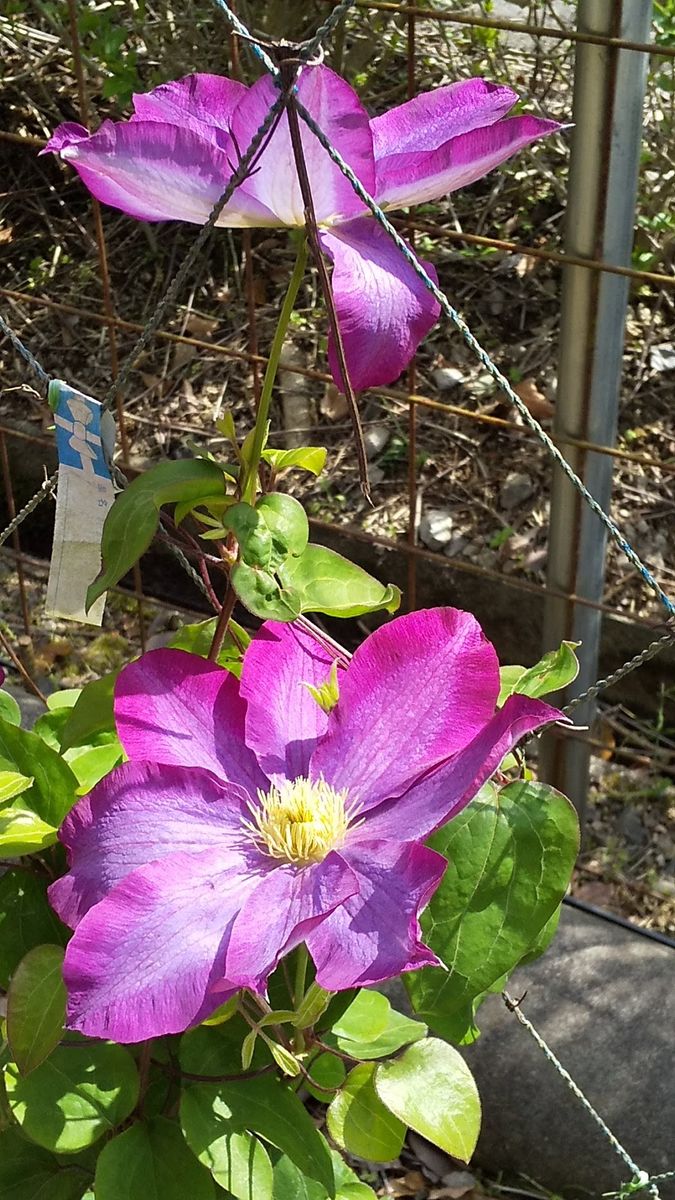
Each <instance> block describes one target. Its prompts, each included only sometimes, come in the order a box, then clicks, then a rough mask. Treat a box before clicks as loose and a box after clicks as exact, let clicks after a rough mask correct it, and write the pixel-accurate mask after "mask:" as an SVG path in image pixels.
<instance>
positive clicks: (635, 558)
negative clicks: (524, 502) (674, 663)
mask: <svg viewBox="0 0 675 1200" xmlns="http://www.w3.org/2000/svg"><path fill="white" fill-rule="evenodd" d="M296 106H297V110H298V113H299V115H300V116H301V117H302V119H303V121H304V122H305V124H306V125H307V127H308V128H309V129H311V131H312V133H313V134H314V136H315V137H316V138H317V139H318V141H319V143H320V145H322V146H323V148H324V150H325V151H326V153H327V154H328V155H329V156H330V158H331V159H332V161H333V162H334V163H335V165H336V166H337V167H339V168H340V170H341V171H342V174H343V175H344V176H345V178H346V179H348V180H349V182H350V183H351V185H352V188H353V189H354V191H355V192H356V194H357V196H358V197H359V199H360V200H362V201H363V203H364V204H365V205H366V207H367V208H368V209H369V210H370V212H371V213H372V215H373V216H374V218H375V220H376V221H377V223H378V224H379V225H380V227H381V228H382V229H383V230H384V231H385V232H386V233H387V234H388V235H389V237H390V238H391V239H392V241H393V242H394V243H395V245H396V246H397V247H398V249H399V250H400V252H401V254H402V256H403V257H404V258H405V260H406V261H407V262H408V264H409V265H410V266H411V267H412V269H413V270H414V272H415V274H416V275H417V276H418V278H419V279H421V280H422V282H423V283H424V285H425V287H426V288H427V291H429V292H431V294H432V296H433V297H434V299H435V300H436V301H437V303H438V304H440V306H441V309H442V310H443V312H444V313H445V315H446V317H448V318H449V320H451V321H452V323H453V324H454V325H455V327H456V328H457V329H458V330H459V331H460V333H461V334H462V337H463V338H464V341H465V342H466V344H467V346H468V347H469V349H470V350H471V351H472V352H473V353H474V355H475V356H476V358H477V359H478V360H479V362H481V363H482V365H483V366H484V367H485V370H486V371H487V372H488V373H489V374H490V375H491V376H492V378H493V379H494V381H495V383H496V384H497V386H498V387H499V388H500V390H501V391H502V392H504V394H505V395H506V396H507V397H508V399H509V400H510V401H511V403H512V404H513V405H514V407H515V408H516V409H517V410H518V412H519V413H520V416H521V417H522V419H523V421H525V423H526V425H528V426H529V428H530V429H531V430H532V431H533V433H535V434H536V436H537V437H538V438H539V441H540V442H541V443H542V444H543V445H544V446H545V447H546V449H547V450H548V452H549V455H550V456H551V458H552V459H553V461H554V462H555V463H556V464H557V465H558V467H559V468H560V470H561V471H562V472H563V473H564V475H565V476H566V477H567V478H568V479H569V481H570V483H571V484H572V485H573V486H574V487H575V488H576V490H577V491H578V492H579V494H580V495H581V496H583V498H584V500H585V501H586V503H587V504H588V506H589V508H590V509H591V511H592V512H594V513H595V515H596V516H597V517H598V518H599V520H600V521H602V524H603V525H604V526H605V528H606V530H607V532H608V533H609V535H610V537H611V539H612V541H613V542H614V543H615V544H616V545H617V546H618V547H619V549H620V550H622V551H623V553H624V554H625V556H626V558H627V559H628V560H629V562H631V563H632V564H633V566H634V567H635V569H636V570H637V571H639V573H640V575H641V576H642V578H643V580H644V582H645V583H646V584H647V586H648V587H650V588H651V589H652V591H653V592H655V593H656V595H657V596H658V597H659V599H660V601H661V603H662V604H663V606H664V608H665V609H666V611H667V612H668V614H669V615H670V616H675V604H674V603H673V601H672V600H671V599H670V597H669V596H667V595H666V593H665V592H664V590H663V588H662V587H661V586H660V584H659V583H658V582H657V580H656V579H655V578H654V576H653V575H652V573H651V571H650V570H649V568H648V567H647V566H646V564H645V563H643V562H642V559H641V558H640V557H639V555H638V554H637V553H636V552H635V550H634V549H633V547H632V546H631V544H630V542H628V541H627V540H626V538H625V537H624V535H623V534H622V533H621V530H620V529H619V527H618V525H616V523H615V522H614V521H613V519H612V518H611V517H610V516H609V514H608V513H606V512H605V510H604V509H603V508H602V507H601V505H600V504H598V502H597V500H596V499H595V497H594V496H593V495H592V494H591V492H589V490H588V488H587V487H586V485H585V484H584V483H583V481H582V480H581V479H580V478H579V476H578V475H577V474H575V472H574V471H573V470H572V468H571V466H570V465H569V463H568V462H567V459H566V458H565V457H564V456H563V455H562V454H561V452H560V450H559V449H558V447H557V446H556V445H555V443H554V441H553V440H552V438H551V437H549V435H548V434H547V433H546V431H545V429H543V428H542V426H541V425H540V424H539V422H538V421H537V420H535V418H534V417H533V416H532V414H531V412H530V410H529V409H528V407H527V405H526V404H525V403H524V402H523V401H522V400H521V398H520V396H519V395H518V394H517V392H515V391H514V390H513V388H512V387H511V384H510V383H509V381H508V379H507V378H506V376H505V375H503V374H502V372H501V371H500V370H499V367H497V365H496V364H495V363H494V362H493V361H492V359H491V357H490V355H489V354H488V352H487V350H485V349H484V347H483V346H482V345H481V343H480V342H479V341H478V339H477V338H476V336H475V335H474V334H473V333H472V332H471V330H470V328H469V326H468V325H467V323H466V321H465V319H464V317H462V315H461V314H460V313H459V312H458V311H457V309H456V308H454V307H453V305H452V304H451V303H450V301H449V300H448V297H447V296H446V295H445V293H444V292H442V291H441V289H440V288H439V287H438V284H436V283H435V282H434V280H433V279H432V278H431V276H430V275H429V274H428V272H427V271H426V270H425V269H424V267H423V265H422V263H421V262H420V260H419V259H418V257H417V255H416V254H415V252H414V251H413V250H411V248H410V247H409V246H408V245H407V244H406V242H405V241H404V240H403V238H402V237H401V235H400V234H399V233H398V232H397V230H396V229H395V228H394V226H393V225H392V223H391V221H390V220H389V219H388V218H387V217H386V216H385V214H384V212H383V211H382V209H381V208H380V206H379V205H378V204H377V202H376V201H375V200H374V199H373V197H372V196H371V195H370V194H369V192H367V191H366V189H365V188H364V186H363V184H362V183H361V181H360V180H359V179H358V177H357V176H356V175H355V174H354V171H353V170H352V168H351V167H350V166H349V164H348V163H347V162H345V160H344V158H343V157H342V155H341V154H340V153H339V151H338V150H336V149H335V147H334V146H333V145H332V143H331V142H330V140H329V138H327V137H326V134H325V133H324V132H323V130H322V129H321V127H320V126H319V125H318V124H317V122H316V121H315V120H314V118H313V117H312V115H311V113H309V112H308V111H307V109H306V108H305V106H304V104H302V103H301V102H300V100H298V99H297V98H296Z"/></svg>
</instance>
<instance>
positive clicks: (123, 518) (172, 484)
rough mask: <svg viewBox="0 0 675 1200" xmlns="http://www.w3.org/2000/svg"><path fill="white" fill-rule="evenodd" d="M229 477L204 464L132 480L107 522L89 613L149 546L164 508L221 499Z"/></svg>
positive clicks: (169, 467)
mask: <svg viewBox="0 0 675 1200" xmlns="http://www.w3.org/2000/svg"><path fill="white" fill-rule="evenodd" d="M224 492H225V477H224V475H223V472H222V470H221V469H220V468H219V467H217V466H216V464H215V463H212V462H208V461H207V460H206V459H203V458H197V459H178V460H177V461H175V462H162V463H158V464H157V466H156V467H151V469H150V470H149V471H145V472H144V473H143V475H139V476H138V478H137V479H134V481H133V482H132V483H130V484H129V487H128V488H126V489H125V491H123V492H120V493H119V494H118V495H117V496H116V497H115V502H114V504H113V506H112V508H111V509H110V512H109V513H108V516H107V517H106V521H105V525H104V526H103V538H102V541H101V557H102V560H103V567H102V569H101V572H100V574H99V575H98V577H97V578H96V579H95V580H94V582H93V583H92V584H91V585H90V587H89V589H88V591H87V608H90V607H91V605H92V604H93V603H94V601H95V600H96V599H97V598H98V597H99V596H102V595H103V593H104V592H105V591H106V590H107V588H109V587H113V585H114V584H116V583H119V581H120V579H122V578H123V576H124V575H126V573H127V571H129V570H130V569H131V567H133V565H134V563H135V562H137V561H138V559H139V558H140V557H141V555H142V554H144V553H145V551H146V550H147V548H148V546H149V545H150V543H151V541H152V539H153V537H154V536H155V533H156V531H157V526H158V525H159V513H160V509H161V507H162V505H163V504H174V503H179V502H180V501H182V500H191V499H194V500H197V499H198V498H200V497H204V496H222V495H223V494H224Z"/></svg>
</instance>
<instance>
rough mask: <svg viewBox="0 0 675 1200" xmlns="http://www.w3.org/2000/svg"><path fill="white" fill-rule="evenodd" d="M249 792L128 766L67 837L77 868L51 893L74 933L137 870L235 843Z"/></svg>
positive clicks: (77, 815)
mask: <svg viewBox="0 0 675 1200" xmlns="http://www.w3.org/2000/svg"><path fill="white" fill-rule="evenodd" d="M247 800H248V797H247V795H246V793H245V792H244V791H243V790H242V789H241V788H238V787H236V785H234V784H231V783H230V784H227V783H223V784H221V783H218V782H217V781H216V780H215V779H214V778H213V776H212V775H210V774H209V772H208V771H202V770H198V769H196V768H195V767H191V768H188V769H186V768H185V767H166V766H161V767H160V766H158V765H157V764H156V763H144V762H127V763H123V764H122V766H120V767H117V768H116V769H115V770H114V771H112V772H111V773H110V775H107V776H106V777H105V779H102V780H101V782H100V783H98V784H97V785H96V787H95V788H93V790H92V791H91V792H90V793H89V794H88V795H87V796H84V797H83V798H82V800H80V801H79V802H78V804H76V806H75V808H73V809H72V810H71V812H70V813H69V814H68V816H67V817H66V819H65V821H64V823H63V825H62V826H61V829H60V831H59V837H60V839H61V841H62V842H63V844H64V846H65V847H66V849H67V851H68V862H69V865H70V871H69V873H68V874H67V875H64V876H63V877H62V878H61V879H57V881H56V883H53V884H52V886H51V888H50V889H49V899H50V902H51V904H52V906H53V907H54V908H55V909H56V911H57V913H58V914H59V916H60V918H61V920H62V921H65V922H66V924H67V925H70V926H72V927H73V928H74V927H75V926H76V925H77V924H78V922H79V921H80V920H81V919H82V917H83V916H84V914H85V913H86V912H87V911H88V909H90V908H91V907H92V905H93V904H98V902H99V901H100V900H102V899H103V897H104V896H106V895H107V894H108V892H109V891H111V890H112V888H114V887H115V886H116V885H117V884H118V883H120V882H121V880H122V879H124V878H125V877H126V876H127V875H129V874H131V872H132V871H135V870H137V868H138V867H142V866H144V865H145V864H146V863H149V862H153V861H155V860H156V859H159V858H164V857H165V856H166V855H167V854H175V853H178V852H182V851H192V850H202V849H204V850H206V849H210V848H212V847H216V846H232V845H233V844H235V845H236V844H237V843H239V842H240V841H241V836H242V821H243V820H246V819H249V818H250V813H249V811H248V804H247Z"/></svg>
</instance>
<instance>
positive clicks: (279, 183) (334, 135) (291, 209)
mask: <svg viewBox="0 0 675 1200" xmlns="http://www.w3.org/2000/svg"><path fill="white" fill-rule="evenodd" d="M277 96H278V90H277V87H276V85H275V84H274V83H273V81H272V80H271V78H270V77H269V75H266V76H264V77H263V78H262V79H259V80H258V81H257V82H256V83H254V84H253V86H252V87H251V88H249V90H248V92H247V94H246V96H244V98H243V99H242V101H241V103H240V104H239V106H238V108H237V110H236V112H235V114H234V116H233V118H232V134H233V137H234V140H235V142H236V144H237V145H238V146H239V147H240V148H241V149H242V150H243V149H244V147H245V146H247V145H248V144H249V142H250V141H251V138H252V137H253V135H254V133H255V132H256V130H257V129H258V127H259V126H260V125H261V124H262V121H263V119H264V117H265V114H266V113H267V112H268V110H269V108H270V107H271V105H272V104H273V103H274V101H275V100H276V98H277ZM298 97H299V99H300V100H301V102H302V103H303V104H304V106H305V108H307V109H308V111H309V112H310V113H311V115H312V116H313V117H314V118H315V120H316V121H317V122H318V124H319V125H320V126H321V128H322V129H323V131H324V133H325V134H326V135H327V137H328V138H329V139H330V141H331V142H332V144H333V145H334V146H335V147H336V149H337V150H339V151H340V154H341V155H342V157H343V158H344V159H345V160H346V161H347V162H348V163H349V165H350V167H352V168H353V170H354V171H355V173H356V175H357V176H358V177H359V179H360V180H361V182H362V184H363V186H364V187H365V188H367V190H368V191H372V189H373V187H374V186H375V162H374V159H373V139H372V135H371V132H370V124H369V121H368V114H367V113H366V110H365V109H364V107H363V105H362V104H361V101H360V100H359V98H358V96H357V94H356V92H355V91H354V90H353V89H352V88H351V87H350V86H349V84H348V83H346V82H345V80H344V79H341V78H340V76H339V75H336V74H335V73H334V72H333V71H331V70H329V68H328V67H305V69H304V70H303V71H302V74H301V76H300V79H299V82H298ZM300 127H301V137H302V145H303V149H304V152H305V160H306V163H307V171H308V175H309V181H310V186H311V189H312V197H313V200H314V207H315V210H316V217H317V220H318V221H319V222H329V221H330V222H332V221H335V220H337V219H338V218H342V219H344V218H348V217H351V216H353V215H354V214H355V213H357V212H363V207H364V206H363V204H362V202H361V201H360V200H359V199H358V197H357V196H356V194H355V192H354V190H353V188H352V186H351V184H350V183H349V182H348V181H347V180H346V179H345V177H344V175H343V174H342V172H341V171H340V169H339V167H336V166H335V164H334V163H332V162H331V160H330V158H329V156H328V154H327V153H326V151H325V150H324V149H323V146H321V145H320V144H319V142H318V141H317V139H316V138H315V137H314V134H313V133H311V131H310V130H309V129H307V127H306V126H305V125H304V123H303V122H302V120H301V121H300ZM246 189H247V191H248V192H249V193H250V194H251V195H252V196H255V197H256V198H257V199H258V200H259V201H260V203H261V204H264V205H265V206H266V207H268V208H271V209H272V210H273V212H274V213H275V214H276V216H277V219H278V222H279V224H281V225H304V224H305V212H304V204H303V202H302V196H301V194H300V187H299V184H298V176H297V171H296V167H295V159H294V157H293V149H292V146H291V139H290V133H289V130H288V118H287V117H286V115H285V114H284V116H283V117H282V118H281V121H280V122H279V125H278V127H277V129H276V131H275V133H274V134H273V135H272V138H271V140H270V142H269V143H268V145H267V146H266V148H265V150H264V151H263V153H262V154H261V156H260V159H259V160H258V162H257V163H256V173H255V175H253V176H252V177H251V178H250V179H248V180H247V181H246Z"/></svg>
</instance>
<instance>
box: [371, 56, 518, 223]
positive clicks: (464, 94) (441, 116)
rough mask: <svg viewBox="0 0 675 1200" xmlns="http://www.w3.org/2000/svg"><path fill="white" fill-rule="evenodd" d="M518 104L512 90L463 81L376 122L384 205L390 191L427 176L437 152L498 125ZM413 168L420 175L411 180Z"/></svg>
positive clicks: (379, 187) (375, 142)
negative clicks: (474, 132) (433, 153)
mask: <svg viewBox="0 0 675 1200" xmlns="http://www.w3.org/2000/svg"><path fill="white" fill-rule="evenodd" d="M517 100H518V96H517V94H516V93H515V92H514V91H512V90H511V88H508V87H501V86H499V85H497V84H494V83H488V81H487V80H486V79H462V80H460V81H459V82H458V83H450V84H448V85H447V86H446V87H440V88H434V90H433V91H430V92H422V93H421V94H420V95H419V96H415V97H414V99H412V100H408V101H407V102H406V103H405V104H399V105H398V107H397V108H391V109H389V111H388V112H385V113H383V114H382V116H380V117H375V118H374V119H373V120H372V121H371V122H370V128H371V130H372V134H373V151H374V153H375V169H376V174H377V185H376V187H377V192H376V195H377V198H378V200H379V201H380V203H382V204H387V203H389V188H390V187H392V188H394V189H396V188H398V187H399V186H400V184H401V180H403V181H404V182H405V181H407V182H408V183H409V184H410V185H413V184H414V183H415V182H416V181H417V178H418V174H419V176H420V177H421V176H422V174H423V172H424V171H425V164H426V163H427V162H428V159H429V154H430V152H431V151H434V150H438V148H439V147H440V146H444V145H446V144H447V143H448V142H449V141H450V140H451V139H453V138H456V137H459V136H460V135H461V134H463V133H468V132H469V131H470V130H472V129H481V128H484V127H486V126H489V125H494V123H495V122H496V121H499V120H500V119H501V118H502V117H503V116H504V115H505V114H506V113H507V112H508V111H509V109H510V108H513V105H514V104H515V103H516V101H517ZM411 167H412V169H413V172H414V174H413V175H412V176H410V175H406V172H409V171H410V169H411ZM401 203H402V202H401Z"/></svg>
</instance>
